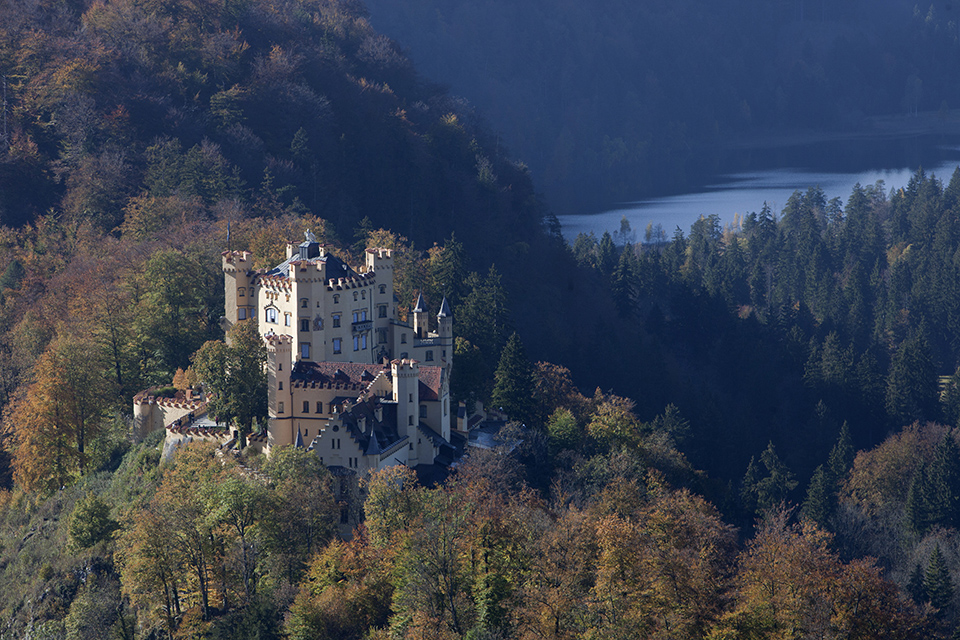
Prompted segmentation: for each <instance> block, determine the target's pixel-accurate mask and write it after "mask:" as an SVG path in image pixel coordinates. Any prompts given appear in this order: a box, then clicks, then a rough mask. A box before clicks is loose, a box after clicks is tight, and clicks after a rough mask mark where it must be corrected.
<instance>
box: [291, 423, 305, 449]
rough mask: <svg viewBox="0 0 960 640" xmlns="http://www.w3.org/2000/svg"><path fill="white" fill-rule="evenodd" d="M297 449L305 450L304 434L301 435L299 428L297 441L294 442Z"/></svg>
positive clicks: (298, 428)
mask: <svg viewBox="0 0 960 640" xmlns="http://www.w3.org/2000/svg"><path fill="white" fill-rule="evenodd" d="M293 446H294V448H295V449H303V434H302V433H300V427H297V439H296V440H294V441H293Z"/></svg>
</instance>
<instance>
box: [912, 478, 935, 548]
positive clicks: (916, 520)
mask: <svg viewBox="0 0 960 640" xmlns="http://www.w3.org/2000/svg"><path fill="white" fill-rule="evenodd" d="M906 512H907V520H908V522H909V523H910V527H911V528H912V529H913V530H914V531H915V532H916V533H917V535H921V536H922V535H923V534H924V533H926V532H927V529H929V528H930V525H931V524H932V523H933V522H932V509H931V505H930V482H929V480H928V478H927V468H926V465H925V464H924V463H923V462H922V461H921V462H920V465H919V466H918V467H917V470H916V471H915V472H914V474H913V480H912V481H911V482H910V489H909V490H908V491H907V504H906Z"/></svg>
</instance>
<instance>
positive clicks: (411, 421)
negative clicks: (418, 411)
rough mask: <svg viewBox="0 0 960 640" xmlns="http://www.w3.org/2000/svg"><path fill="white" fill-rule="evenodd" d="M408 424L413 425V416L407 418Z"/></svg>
mask: <svg viewBox="0 0 960 640" xmlns="http://www.w3.org/2000/svg"><path fill="white" fill-rule="evenodd" d="M407 424H413V416H407Z"/></svg>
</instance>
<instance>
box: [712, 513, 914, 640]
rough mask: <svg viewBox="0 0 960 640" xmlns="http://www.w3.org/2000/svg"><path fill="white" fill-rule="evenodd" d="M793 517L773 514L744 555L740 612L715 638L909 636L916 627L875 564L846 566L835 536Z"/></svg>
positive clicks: (731, 614) (737, 607)
mask: <svg viewBox="0 0 960 640" xmlns="http://www.w3.org/2000/svg"><path fill="white" fill-rule="evenodd" d="M789 518H790V512H787V511H781V512H778V513H774V514H771V515H770V517H769V519H768V520H767V521H766V522H765V523H764V524H763V526H762V527H761V529H760V531H758V533H757V535H756V537H755V538H754V540H753V541H752V542H751V543H750V545H749V546H748V548H747V550H746V551H745V552H744V553H743V554H741V559H740V571H739V573H738V576H737V583H738V587H739V588H738V592H737V594H736V601H735V604H734V607H733V608H732V610H730V611H729V612H728V613H727V614H726V615H724V617H723V619H722V620H721V621H720V624H719V625H718V626H717V628H716V629H714V631H713V633H712V634H711V635H710V637H711V638H714V639H717V640H719V639H720V638H728V637H730V638H732V637H753V635H752V634H755V633H756V634H760V633H762V634H763V637H769V638H795V637H818V638H821V637H838V638H864V639H866V638H871V639H873V638H877V637H890V638H898V637H904V636H903V633H904V631H905V629H906V628H909V627H910V626H911V625H913V624H915V620H912V619H911V615H910V613H909V612H908V611H907V610H906V609H905V608H904V607H903V604H902V603H901V602H900V601H899V597H898V594H897V591H896V587H894V586H893V585H892V584H890V583H888V582H885V581H884V580H883V579H882V577H881V574H880V570H879V569H878V568H877V567H876V566H874V564H873V561H872V560H871V559H863V560H858V561H854V562H852V563H850V564H844V563H843V562H842V561H841V560H840V559H839V557H838V556H837V555H836V554H834V553H833V552H831V551H830V550H829V546H828V545H829V542H830V538H831V536H830V534H829V533H827V532H825V531H823V530H821V529H819V528H818V527H817V526H816V525H815V524H813V523H810V522H806V523H803V524H794V525H791V524H789ZM737 632H739V633H737ZM741 634H742V635H741Z"/></svg>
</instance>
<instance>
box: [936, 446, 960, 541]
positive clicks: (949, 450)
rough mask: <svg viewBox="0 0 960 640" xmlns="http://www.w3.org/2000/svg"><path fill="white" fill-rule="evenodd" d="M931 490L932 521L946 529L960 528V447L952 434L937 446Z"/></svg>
mask: <svg viewBox="0 0 960 640" xmlns="http://www.w3.org/2000/svg"><path fill="white" fill-rule="evenodd" d="M929 488H930V494H929V495H930V506H931V511H932V513H931V521H932V522H933V523H934V524H939V525H942V526H945V527H958V526H960V447H958V446H957V441H956V438H954V436H953V434H952V433H947V434H946V435H945V436H944V437H943V439H942V440H941V441H940V443H939V444H938V445H937V449H936V451H935V453H934V458H933V463H932V464H931V465H930V473H929Z"/></svg>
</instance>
